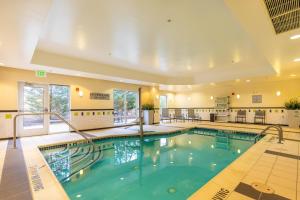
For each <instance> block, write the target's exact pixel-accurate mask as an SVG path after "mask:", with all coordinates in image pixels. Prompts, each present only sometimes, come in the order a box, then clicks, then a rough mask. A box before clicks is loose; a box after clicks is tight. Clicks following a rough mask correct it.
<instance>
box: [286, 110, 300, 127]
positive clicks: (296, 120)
mask: <svg viewBox="0 0 300 200" xmlns="http://www.w3.org/2000/svg"><path fill="white" fill-rule="evenodd" d="M287 113H288V115H287V122H288V125H289V127H290V128H299V126H300V110H287Z"/></svg>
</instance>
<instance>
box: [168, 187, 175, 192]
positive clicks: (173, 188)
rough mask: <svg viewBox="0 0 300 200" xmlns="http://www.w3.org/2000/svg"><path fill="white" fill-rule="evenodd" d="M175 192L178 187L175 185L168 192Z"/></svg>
mask: <svg viewBox="0 0 300 200" xmlns="http://www.w3.org/2000/svg"><path fill="white" fill-rule="evenodd" d="M175 192H176V188H175V187H170V188H168V193H175Z"/></svg>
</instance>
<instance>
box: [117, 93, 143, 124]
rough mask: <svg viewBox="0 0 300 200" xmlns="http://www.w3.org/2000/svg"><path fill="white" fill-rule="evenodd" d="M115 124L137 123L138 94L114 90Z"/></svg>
mask: <svg viewBox="0 0 300 200" xmlns="http://www.w3.org/2000/svg"><path fill="white" fill-rule="evenodd" d="M113 97H114V115H115V116H114V123H115V124H116V125H124V124H131V123H135V122H136V120H137V118H138V106H137V105H138V93H137V92H135V91H127V90H114V93H113Z"/></svg>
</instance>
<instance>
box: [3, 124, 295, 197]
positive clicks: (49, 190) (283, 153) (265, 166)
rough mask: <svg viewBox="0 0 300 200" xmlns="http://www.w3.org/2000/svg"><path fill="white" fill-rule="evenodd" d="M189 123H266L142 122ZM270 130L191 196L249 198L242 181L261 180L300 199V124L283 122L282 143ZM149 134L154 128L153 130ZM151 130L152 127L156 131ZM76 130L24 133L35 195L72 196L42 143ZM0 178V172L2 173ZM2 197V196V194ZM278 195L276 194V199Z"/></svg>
mask: <svg viewBox="0 0 300 200" xmlns="http://www.w3.org/2000/svg"><path fill="white" fill-rule="evenodd" d="M190 127H202V128H216V129H222V130H235V131H244V132H254V133H260V132H261V131H262V129H264V128H265V127H266V126H263V125H251V124H234V123H211V122H180V123H163V124H161V125H153V126H144V130H145V131H156V132H154V133H155V134H159V133H158V132H172V131H176V130H182V129H186V128H190ZM268 133H269V134H268V135H267V136H265V137H264V138H263V139H262V140H260V141H259V142H258V143H257V144H255V145H254V146H252V147H251V148H250V149H249V150H248V151H247V152H245V153H244V154H243V155H242V156H241V157H239V158H238V159H237V160H235V161H234V162H232V163H231V164H230V165H229V166H228V167H227V168H225V169H224V170H223V171H221V172H220V173H219V174H218V175H217V176H215V177H214V178H213V179H212V180H210V181H209V182H208V183H207V184H205V185H204V186H203V187H202V188H200V189H199V190H198V191H196V192H195V193H194V194H192V195H191V196H190V197H189V199H190V200H194V199H197V200H199V199H200V200H202V199H203V200H209V199H212V200H214V199H228V200H243V199H245V200H247V199H255V198H251V197H250V196H249V194H245V193H243V192H241V191H242V190H238V189H236V188H237V187H238V186H240V185H241V184H246V185H258V186H259V188H263V189H264V188H270V190H272V191H274V195H273V196H271V197H270V195H265V194H264V193H261V192H259V194H263V195H259V197H258V198H257V199H261V200H263V199H270V198H276V199H277V198H278V199H293V200H300V184H298V183H299V181H300V179H299V176H300V175H299V170H300V166H299V163H298V162H299V159H298V157H299V156H300V154H299V144H300V129H290V128H286V127H285V128H284V138H286V140H284V142H283V144H278V143H277V140H278V139H277V135H276V131H268ZM88 134H89V137H93V138H94V137H99V138H101V137H116V136H120V135H124V136H125V135H138V126H132V127H126V128H124V127H119V128H112V129H103V130H97V131H89V132H88ZM145 134H150V133H149V132H147V133H145ZM152 134H153V133H152ZM81 139H82V138H81V136H79V135H78V134H75V133H60V134H50V135H44V136H35V137H24V138H21V139H20V142H21V144H22V147H23V156H24V161H25V164H26V170H25V171H26V172H27V174H28V178H29V183H30V188H31V192H32V197H33V199H38V200H39V199H43V200H46V199H56V200H60V199H68V196H67V195H66V193H65V191H64V189H63V188H62V186H61V185H60V183H59V182H58V181H57V179H56V178H55V176H54V174H53V173H52V171H51V170H50V168H49V167H48V165H47V164H46V162H45V160H44V158H43V156H42V154H41V153H40V151H39V149H38V148H37V147H38V146H46V145H50V144H59V143H61V144H62V143H66V142H70V141H76V140H81ZM7 143H8V142H7V140H1V141H0V174H2V170H3V166H4V158H5V154H6V150H7ZM0 181H1V177H0ZM0 199H1V197H0ZM276 199H274V200H276Z"/></svg>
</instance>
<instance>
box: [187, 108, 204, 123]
mask: <svg viewBox="0 0 300 200" xmlns="http://www.w3.org/2000/svg"><path fill="white" fill-rule="evenodd" d="M187 120H192V122H193V121H194V120H197V121H199V120H201V118H200V117H197V116H196V115H195V110H194V109H192V108H189V109H188V115H187Z"/></svg>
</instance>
